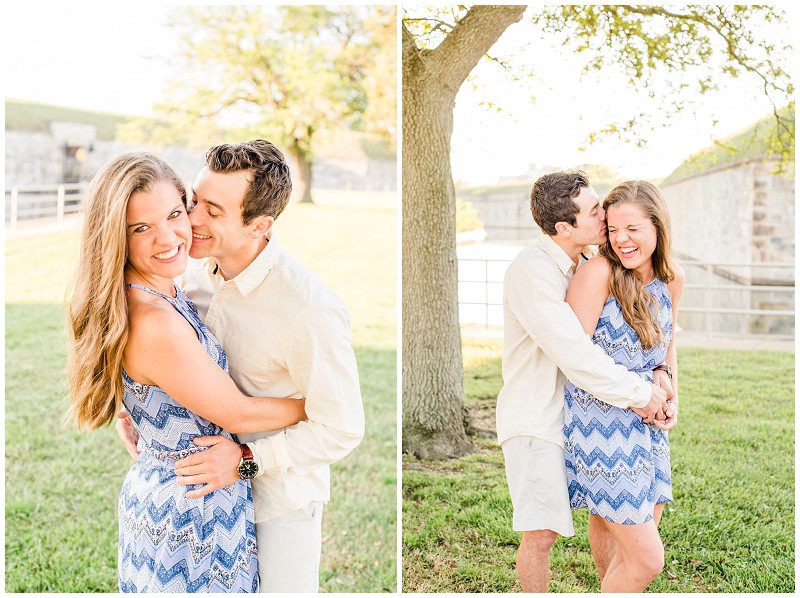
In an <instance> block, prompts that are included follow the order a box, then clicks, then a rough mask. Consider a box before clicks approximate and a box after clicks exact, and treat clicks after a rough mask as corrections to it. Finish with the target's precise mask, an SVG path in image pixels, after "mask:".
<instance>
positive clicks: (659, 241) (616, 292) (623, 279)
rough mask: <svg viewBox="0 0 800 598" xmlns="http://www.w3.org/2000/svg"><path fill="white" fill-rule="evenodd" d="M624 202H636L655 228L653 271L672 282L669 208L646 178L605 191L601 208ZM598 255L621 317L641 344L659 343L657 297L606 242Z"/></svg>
mask: <svg viewBox="0 0 800 598" xmlns="http://www.w3.org/2000/svg"><path fill="white" fill-rule="evenodd" d="M625 203H633V204H636V205H638V206H639V207H640V208H641V209H642V211H643V212H644V213H645V215H646V216H647V217H648V218H649V219H650V222H652V223H653V226H655V227H656V249H655V251H654V252H653V270H654V272H655V275H656V278H659V279H661V280H662V281H663V282H665V283H670V282H672V280H673V278H675V273H674V272H673V270H672V265H671V251H672V250H671V238H672V228H671V225H670V220H669V210H668V209H667V203H666V202H665V201H664V197H663V196H662V195H661V192H660V191H659V190H658V187H656V186H655V185H653V184H652V183H649V182H647V181H626V182H624V183H620V184H619V185H617V186H616V187H614V188H613V189H612V190H611V191H609V193H608V195H607V196H606V199H605V201H604V202H603V208H605V209H606V210H608V208H610V207H611V206H614V205H620V204H625ZM600 255H602V256H604V257H605V258H606V259H607V260H608V261H609V263H610V264H611V289H610V290H611V294H612V295H613V296H614V299H616V300H617V303H619V305H620V307H621V308H622V317H623V318H625V321H626V322H627V323H628V324H629V325H630V327H631V328H633V330H634V331H635V332H636V335H637V336H638V337H639V340H640V341H641V343H642V346H643V347H644V348H645V349H651V348H652V347H655V346H656V345H658V344H659V343H661V339H662V336H663V333H662V331H661V326H659V325H658V311H659V303H658V300H657V299H656V298H655V297H653V296H652V295H651V294H650V293H648V292H647V291H645V290H644V281H642V280H641V279H640V278H639V276H638V275H637V273H636V272H634V271H633V270H628V269H627V268H625V267H624V266H623V265H622V262H621V261H620V259H619V257H618V256H617V254H616V253H615V252H614V249H613V248H612V247H611V246H610V243H609V241H606V242H605V243H603V244H602V245H601V246H600Z"/></svg>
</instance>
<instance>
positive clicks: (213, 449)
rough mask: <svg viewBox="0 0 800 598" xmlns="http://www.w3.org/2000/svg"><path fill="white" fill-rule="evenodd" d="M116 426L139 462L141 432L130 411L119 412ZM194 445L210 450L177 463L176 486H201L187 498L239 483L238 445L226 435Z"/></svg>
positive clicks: (197, 439) (199, 438)
mask: <svg viewBox="0 0 800 598" xmlns="http://www.w3.org/2000/svg"><path fill="white" fill-rule="evenodd" d="M114 427H115V429H116V430H117V434H118V435H119V437H120V439H121V440H122V444H124V445H125V449H126V450H127V451H128V454H129V455H130V456H131V457H133V458H134V459H137V460H138V459H139V450H138V449H137V448H136V444H137V442H138V441H139V433H138V432H137V431H136V427H135V426H134V425H133V421H131V416H130V415H129V414H128V412H127V411H120V412H119V413H117V422H116V424H115V425H114ZM193 442H194V444H195V445H197V446H206V447H208V448H207V449H206V450H204V451H198V452H196V453H194V454H192V455H189V456H188V457H185V458H183V459H181V460H180V461H176V462H175V475H176V476H177V480H176V484H178V485H179V486H189V485H193V484H195V485H200V484H202V486H201V487H200V488H195V489H193V490H190V491H189V492H187V493H186V498H200V497H202V496H205V495H206V494H210V493H211V492H214V491H215V490H219V489H221V488H226V487H228V486H232V485H233V484H235V483H236V482H237V481H238V480H239V473H238V472H237V470H236V467H237V466H238V465H239V463H240V462H241V460H242V450H241V448H240V447H239V445H238V444H236V443H235V442H234V441H233V440H231V439H230V438H227V437H225V436H196V437H195V438H194V439H193Z"/></svg>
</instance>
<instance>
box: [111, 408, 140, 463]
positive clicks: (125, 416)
mask: <svg viewBox="0 0 800 598" xmlns="http://www.w3.org/2000/svg"><path fill="white" fill-rule="evenodd" d="M114 429H115V430H116V431H117V436H119V439H120V440H121V441H122V444H123V445H125V450H126V451H128V454H129V455H130V456H131V457H133V460H134V461H138V460H139V449H138V448H136V443H138V442H139V431H138V430H137V429H136V426H134V425H133V420H132V419H131V416H130V414H129V413H128V412H127V411H125V410H124V409H123V410H122V411H120V412H118V413H117V422H116V423H115V424H114Z"/></svg>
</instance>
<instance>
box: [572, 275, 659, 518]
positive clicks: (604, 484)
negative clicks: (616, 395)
mask: <svg viewBox="0 0 800 598" xmlns="http://www.w3.org/2000/svg"><path fill="white" fill-rule="evenodd" d="M645 291H646V292H649V293H650V294H651V295H652V296H653V297H655V298H656V299H657V300H658V303H659V311H658V323H659V325H660V326H661V330H662V332H663V336H662V340H661V343H660V344H659V345H657V346H655V347H652V348H651V349H649V350H645V349H644V347H642V344H641V342H640V341H639V338H638V336H637V335H636V333H635V332H634V330H633V328H631V327H630V326H629V325H628V323H627V322H625V320H624V318H623V317H622V309H621V308H620V305H619V303H617V301H616V299H614V297H613V296H610V297H609V298H608V300H607V301H606V303H605V305H604V306H603V311H602V313H601V314H600V319H599V321H598V322H597V327H596V328H595V331H594V334H593V336H592V342H594V343H595V344H596V345H599V346H600V347H601V348H602V349H603V350H604V351H605V352H606V353H607V354H608V355H610V356H611V357H612V358H613V359H614V361H615V362H616V363H618V364H620V365H623V366H625V367H626V368H628V370H630V371H632V372H635V373H636V374H638V375H639V376H640V377H642V378H644V379H646V380H648V381H652V379H653V368H654V367H656V366H658V365H659V364H662V363H664V358H665V356H666V354H667V348H668V347H669V343H670V339H671V338H672V301H671V299H670V295H669V290H668V289H667V285H666V284H665V283H664V282H663V281H661V280H659V279H655V280H653V281H652V282H650V283H649V284H647V285H645ZM564 399H565V408H564V451H565V455H566V465H567V481H568V484H569V498H570V506H571V508H572V509H581V508H587V507H588V509H589V512H590V513H592V514H593V515H599V516H600V517H603V518H604V519H606V520H607V521H611V522H614V523H621V524H638V523H645V522H647V521H649V520H650V519H652V517H653V508H654V507H655V505H657V504H659V503H665V502H671V501H672V480H671V476H670V463H669V438H668V434H667V432H665V431H663V430H660V429H658V428H656V427H655V426H653V425H648V424H645V423H644V422H643V421H642V418H641V417H640V416H639V415H637V414H636V413H634V412H633V411H631V410H630V409H622V408H620V407H614V406H612V405H609V404H608V403H605V402H603V401H601V400H599V399H597V398H596V397H594V396H592V395H591V394H589V393H588V392H586V391H585V390H582V389H580V388H577V387H575V385H574V384H572V383H571V382H569V383H568V384H567V385H566V387H565V392H564Z"/></svg>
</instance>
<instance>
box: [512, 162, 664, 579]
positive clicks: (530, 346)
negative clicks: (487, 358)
mask: <svg viewBox="0 0 800 598" xmlns="http://www.w3.org/2000/svg"><path fill="white" fill-rule="evenodd" d="M531 212H532V214H533V218H534V220H535V221H536V223H537V224H538V225H539V227H540V228H541V230H542V233H543V235H542V237H541V238H539V239H537V240H536V242H534V243H533V244H532V245H531V246H529V247H527V248H526V249H524V250H523V251H522V252H521V253H520V254H519V255H518V256H517V257H516V258H515V259H514V261H513V262H512V263H511V265H510V266H509V268H508V271H507V272H506V276H505V280H504V285H503V292H504V299H503V311H504V342H503V380H504V385H503V388H502V389H501V391H500V394H499V396H498V398H497V437H498V442H499V443H500V444H501V446H502V449H503V455H504V458H505V462H506V475H507V478H508V486H509V490H510V493H511V499H512V503H513V507H514V530H515V531H521V532H522V540H521V542H520V547H519V551H518V553H517V572H518V574H519V578H520V585H521V586H522V589H523V591H525V592H546V591H547V584H548V580H549V555H550V549H551V548H552V546H553V543H554V542H555V540H556V538H557V537H558V535H562V536H572V535H574V533H575V532H574V529H573V525H572V512H571V510H570V505H569V493H568V490H567V477H566V466H565V463H564V416H563V410H564V382H565V376H566V378H568V379H569V380H571V381H572V382H573V383H575V385H577V386H579V387H581V388H584V389H586V390H588V391H589V392H591V393H592V394H594V395H595V396H596V397H598V398H599V399H601V400H603V401H606V402H607V403H610V404H612V405H616V406H619V407H623V408H628V407H630V408H632V409H634V410H636V411H637V413H639V414H640V415H641V416H642V417H643V418H645V421H648V422H650V421H654V420H662V421H656V425H658V426H659V427H665V429H668V428H669V427H671V426H672V425H674V418H673V416H672V410H671V409H670V408H669V407H668V405H667V399H668V396H669V397H671V395H672V392H671V389H670V390H667V391H665V389H662V388H661V387H660V386H657V385H655V384H652V383H649V382H646V381H645V380H643V379H642V378H640V377H639V376H637V375H636V374H634V373H632V372H629V371H628V370H627V369H626V368H624V367H623V366H621V365H617V364H615V363H614V360H613V359H612V358H611V357H609V356H608V355H606V354H605V353H604V352H603V350H602V349H600V348H599V347H597V346H595V345H594V344H593V343H592V342H591V340H590V339H589V337H588V336H587V335H586V334H585V333H584V331H583V328H582V327H581V324H580V322H579V321H578V318H577V316H575V314H574V313H573V311H572V309H570V307H569V305H567V303H566V302H565V296H566V291H567V286H568V285H569V282H570V280H571V279H572V275H573V274H574V273H575V270H576V269H577V267H578V266H579V263H580V261H581V260H582V259H586V258H585V256H584V255H583V253H582V252H583V251H585V248H586V246H587V245H598V244H600V243H603V242H604V241H605V240H606V225H605V213H604V211H603V208H602V206H601V205H600V202H599V198H598V195H597V193H596V192H595V191H594V189H592V187H591V186H590V185H589V182H588V180H587V179H586V177H585V175H584V174H583V173H580V172H577V173H571V172H557V173H553V174H548V175H545V176H542V177H540V178H539V179H538V180H537V181H536V183H535V184H534V187H533V190H532V191H531ZM663 385H664V386H665V387H667V388H668V389H669V388H670V385H669V383H668V380H666V382H663ZM665 417H666V418H667V419H666V420H665ZM593 519H600V518H597V517H595V518H593ZM589 539H590V543H592V547H593V552H594V549H595V548H598V550H597V552H598V553H599V555H600V556H599V558H598V562H597V565H598V570H599V571H600V574H601V577H602V575H603V574H604V573H605V570H606V568H607V567H608V563H609V562H610V559H611V556H613V554H612V553H613V546H614V544H613V541H611V539H610V537H609V534H608V531H607V530H606V528H605V526H604V525H603V522H602V520H600V521H591V520H590V532H589Z"/></svg>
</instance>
